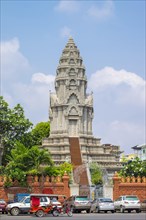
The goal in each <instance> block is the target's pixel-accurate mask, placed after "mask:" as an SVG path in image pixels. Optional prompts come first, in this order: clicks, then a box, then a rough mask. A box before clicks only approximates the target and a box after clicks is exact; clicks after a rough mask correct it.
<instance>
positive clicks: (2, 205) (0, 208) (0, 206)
mask: <svg viewBox="0 0 146 220" xmlns="http://www.w3.org/2000/svg"><path fill="white" fill-rule="evenodd" d="M6 206H7V203H6V202H5V200H4V199H0V212H2V214H4V213H7V211H6Z"/></svg>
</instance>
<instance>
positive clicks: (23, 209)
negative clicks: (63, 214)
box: [6, 196, 50, 216]
mask: <svg viewBox="0 0 146 220" xmlns="http://www.w3.org/2000/svg"><path fill="white" fill-rule="evenodd" d="M48 204H50V198H48V197H47V196H43V197H41V199H40V205H41V206H46V205H48ZM6 210H7V212H9V213H10V214H11V215H15V216H16V215H19V214H20V213H28V212H29V210H30V196H25V197H24V198H23V199H22V200H21V201H20V202H16V203H10V204H8V205H7V208H6Z"/></svg>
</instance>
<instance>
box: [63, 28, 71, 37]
mask: <svg viewBox="0 0 146 220" xmlns="http://www.w3.org/2000/svg"><path fill="white" fill-rule="evenodd" d="M70 36H71V29H70V28H68V27H66V26H64V27H63V28H62V29H61V37H63V38H64V37H70Z"/></svg>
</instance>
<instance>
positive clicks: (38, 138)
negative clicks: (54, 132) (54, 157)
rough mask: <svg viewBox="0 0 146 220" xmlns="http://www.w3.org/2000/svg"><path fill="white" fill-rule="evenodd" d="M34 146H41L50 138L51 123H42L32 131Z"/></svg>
mask: <svg viewBox="0 0 146 220" xmlns="http://www.w3.org/2000/svg"><path fill="white" fill-rule="evenodd" d="M31 134H32V137H33V141H34V145H40V144H41V143H42V139H43V138H45V137H49V134H50V122H40V123H38V124H37V125H36V126H35V127H34V128H33V129H32V131H31Z"/></svg>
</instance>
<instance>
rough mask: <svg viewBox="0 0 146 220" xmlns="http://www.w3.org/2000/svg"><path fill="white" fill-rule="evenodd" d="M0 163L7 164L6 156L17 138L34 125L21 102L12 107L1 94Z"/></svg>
mask: <svg viewBox="0 0 146 220" xmlns="http://www.w3.org/2000/svg"><path fill="white" fill-rule="evenodd" d="M0 125H1V126H0V150H1V152H0V165H1V164H2V159H3V164H6V161H5V156H6V155H7V154H9V153H10V151H11V149H12V148H13V146H14V143H15V141H16V140H20V139H21V137H22V136H23V135H24V134H25V133H26V132H27V131H28V130H29V129H30V128H31V127H32V123H31V122H30V121H29V119H26V118H25V116H24V110H23V108H22V107H21V105H20V104H17V105H16V106H15V107H14V108H12V109H10V108H9V105H8V103H7V102H6V101H5V100H4V99H3V97H2V96H0ZM2 155H3V158H2Z"/></svg>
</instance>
